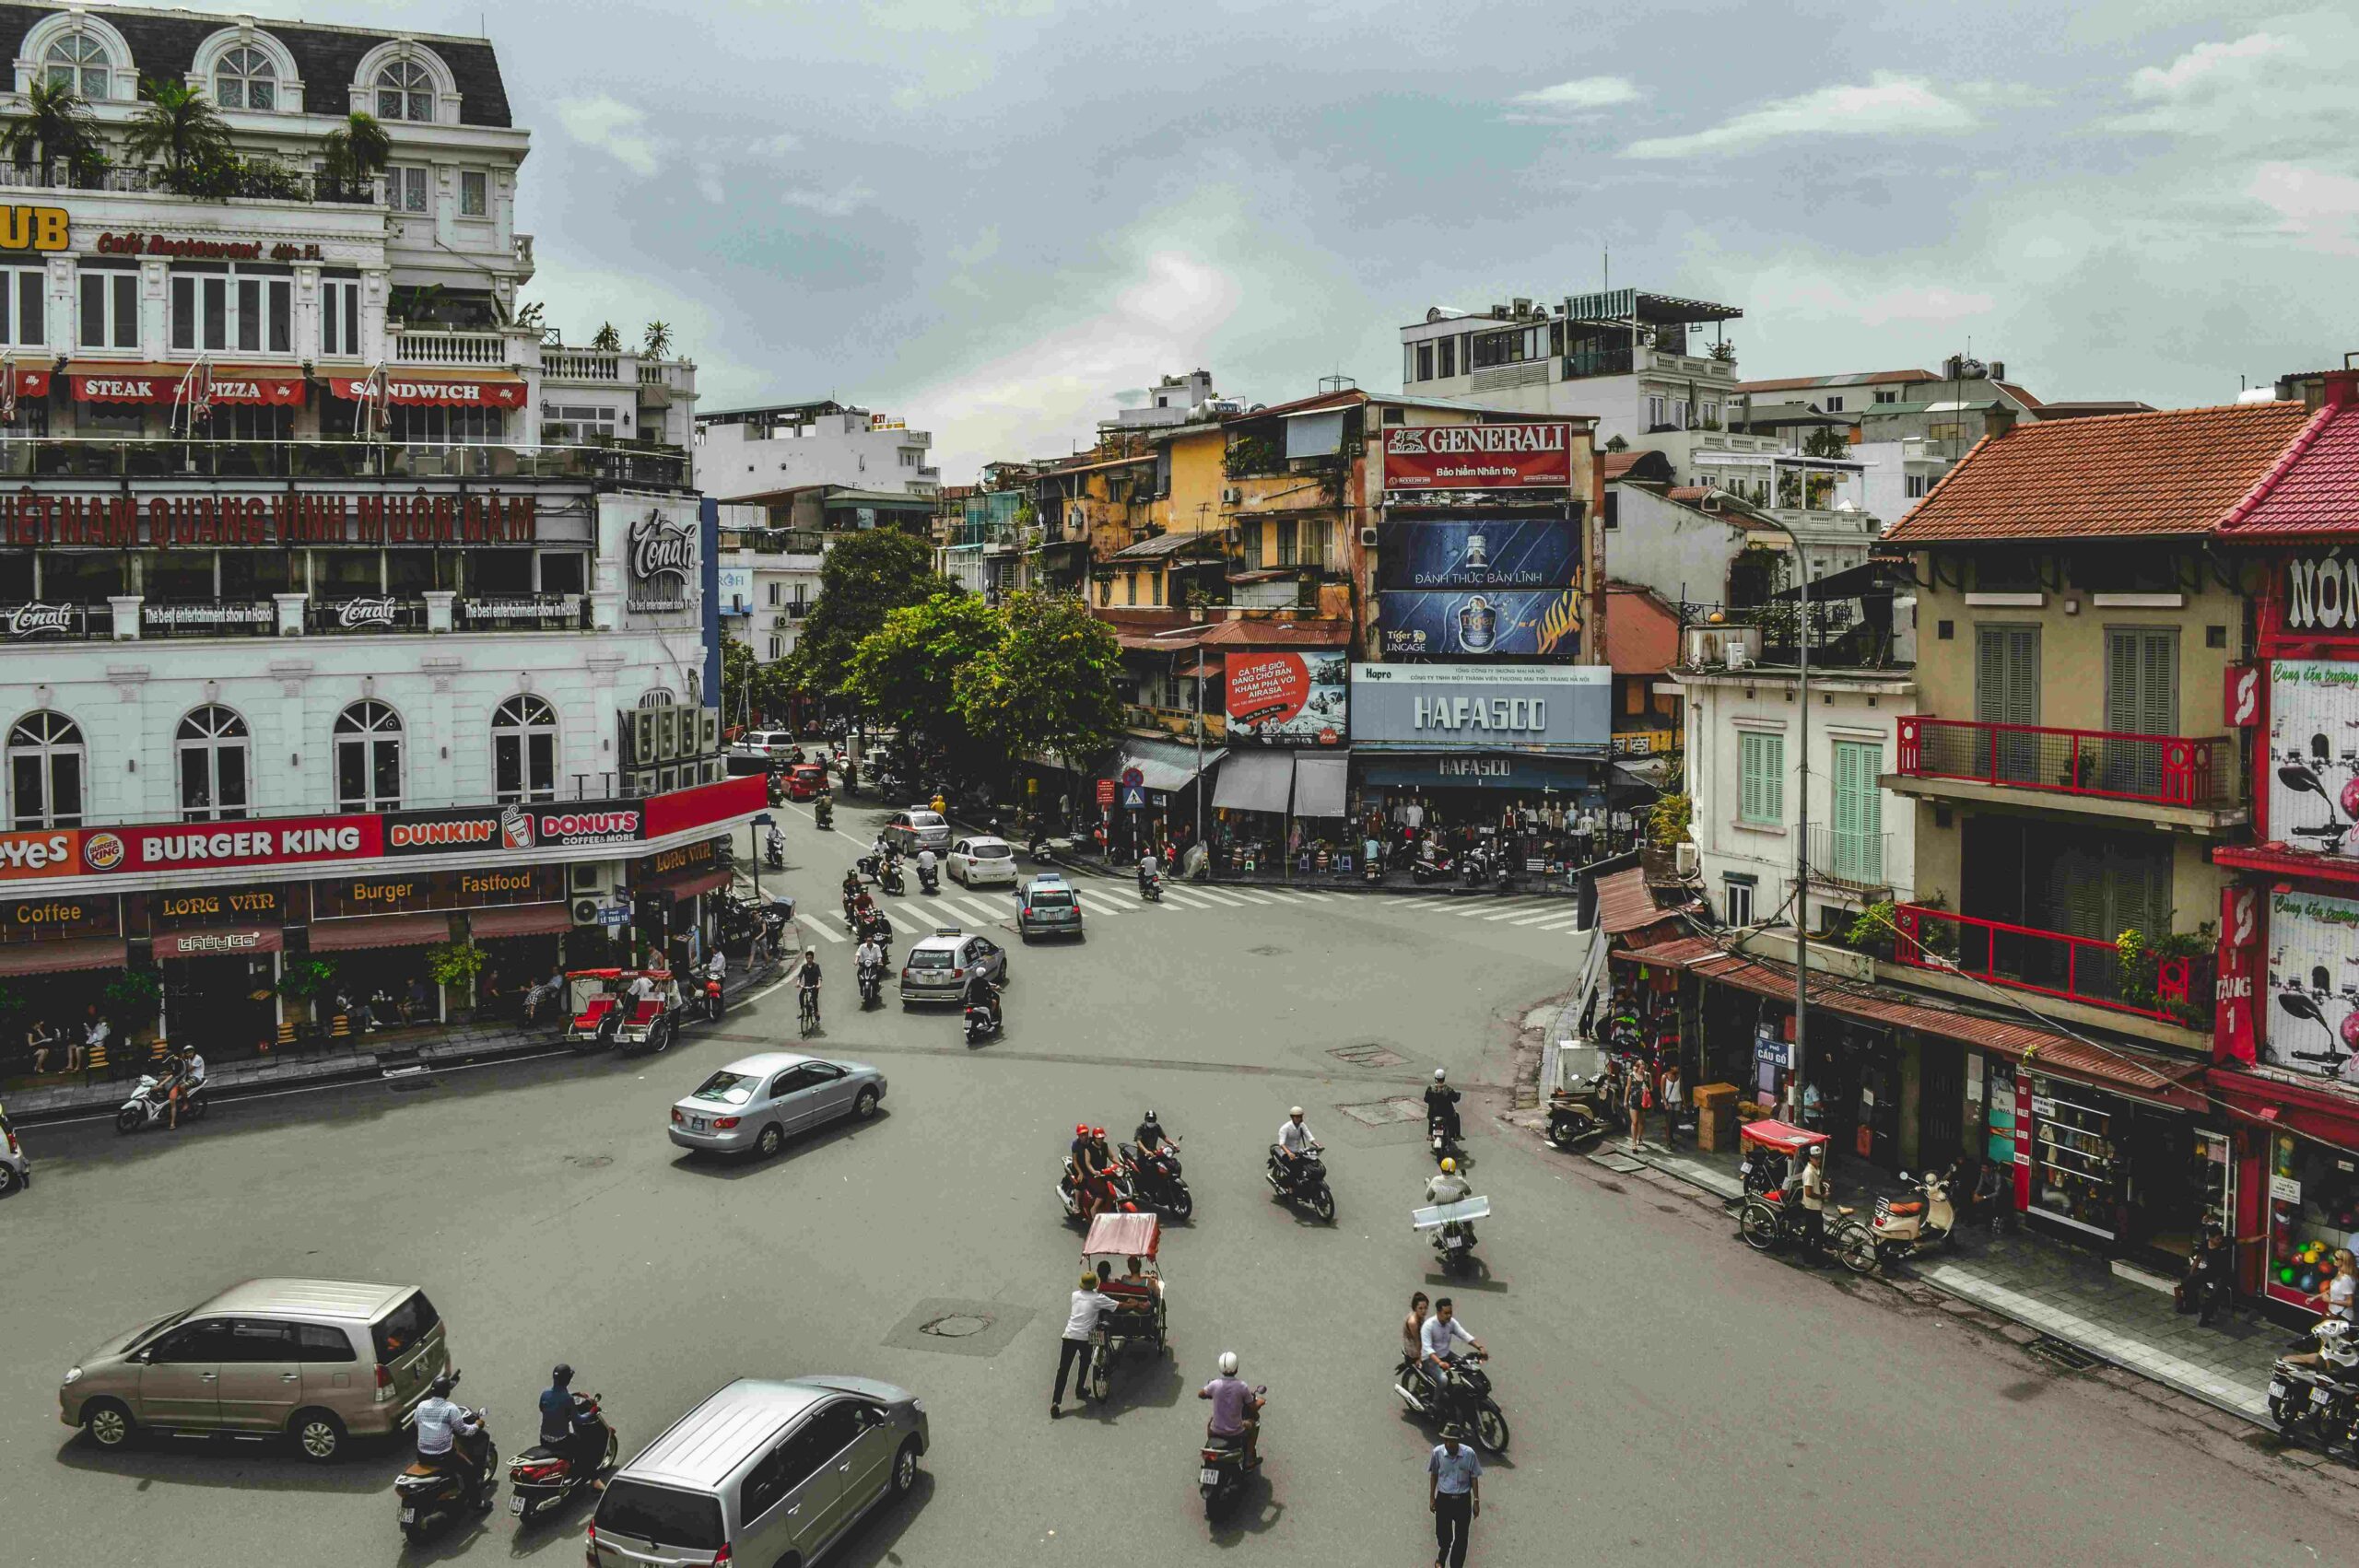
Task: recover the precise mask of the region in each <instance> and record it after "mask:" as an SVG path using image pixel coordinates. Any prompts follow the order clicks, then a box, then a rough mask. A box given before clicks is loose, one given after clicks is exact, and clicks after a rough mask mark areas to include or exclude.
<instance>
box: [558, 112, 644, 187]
mask: <svg viewBox="0 0 2359 1568" xmlns="http://www.w3.org/2000/svg"><path fill="white" fill-rule="evenodd" d="M557 123H558V124H559V125H562V126H564V127H565V134H566V135H569V136H571V137H572V138H573V139H574V140H575V141H577V142H580V143H581V145H582V146H586V147H595V148H597V149H598V150H599V151H600V152H603V153H604V154H605V155H606V156H607V157H609V158H613V159H614V160H615V161H616V163H619V164H621V165H622V166H623V167H624V168H625V169H628V170H630V171H631V172H632V173H634V174H640V175H648V174H653V173H654V172H655V170H656V166H657V163H658V159H657V158H656V156H655V147H654V145H653V144H652V143H651V141H650V140H649V139H648V135H647V115H646V113H645V112H644V111H640V110H637V109H634V108H632V107H631V106H630V105H629V104H628V103H624V102H622V101H621V100H620V99H612V98H608V97H607V96H606V95H605V94H604V93H600V94H599V95H597V96H596V97H594V98H562V99H557Z"/></svg>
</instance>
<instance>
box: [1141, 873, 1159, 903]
mask: <svg viewBox="0 0 2359 1568" xmlns="http://www.w3.org/2000/svg"><path fill="white" fill-rule="evenodd" d="M1139 896H1140V897H1141V898H1144V899H1145V900H1146V901H1147V902H1148V903H1150V904H1160V903H1162V902H1163V879H1162V878H1161V877H1159V876H1143V877H1141V878H1139Z"/></svg>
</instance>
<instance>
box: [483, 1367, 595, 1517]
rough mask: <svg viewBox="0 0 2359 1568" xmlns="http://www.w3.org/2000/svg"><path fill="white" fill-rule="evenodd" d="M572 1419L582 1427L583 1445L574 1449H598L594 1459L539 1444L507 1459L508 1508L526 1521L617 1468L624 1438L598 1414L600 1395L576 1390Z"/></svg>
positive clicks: (580, 1438)
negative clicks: (585, 1460) (579, 1458)
mask: <svg viewBox="0 0 2359 1568" xmlns="http://www.w3.org/2000/svg"><path fill="white" fill-rule="evenodd" d="M573 1420H574V1424H575V1425H576V1426H579V1427H581V1428H582V1429H583V1430H582V1431H581V1432H579V1433H576V1434H575V1437H574V1441H575V1443H577V1444H578V1445H580V1446H579V1447H578V1448H576V1449H575V1450H574V1452H575V1453H576V1454H579V1453H581V1452H584V1451H593V1452H595V1453H597V1454H598V1455H599V1457H598V1459H597V1460H596V1461H595V1462H593V1463H590V1464H581V1463H579V1462H578V1461H577V1460H576V1459H575V1458H574V1457H571V1456H569V1455H566V1454H561V1453H559V1452H557V1450H556V1449H554V1448H545V1447H542V1446H539V1445H534V1446H533V1447H530V1448H527V1449H525V1450H524V1451H523V1452H522V1453H521V1454H519V1455H517V1456H516V1457H514V1458H512V1459H511V1460H509V1461H508V1511H509V1513H511V1514H512V1515H515V1516H516V1517H517V1518H518V1519H520V1520H522V1522H523V1523H525V1524H528V1525H529V1524H531V1523H532V1522H533V1517H534V1515H536V1514H546V1513H548V1512H549V1511H551V1510H552V1509H556V1508H561V1507H563V1506H564V1505H565V1504H566V1503H567V1502H568V1501H569V1500H570V1499H571V1498H572V1496H573V1494H574V1493H575V1492H580V1491H581V1489H582V1488H583V1487H585V1486H588V1485H589V1484H590V1483H591V1482H593V1481H594V1480H597V1479H598V1478H599V1477H600V1476H602V1475H604V1474H605V1473H606V1471H608V1470H609V1469H613V1468H614V1463H615V1457H616V1454H617V1453H618V1452H619V1451H620V1442H621V1440H620V1439H619V1438H618V1437H617V1436H616V1433H615V1429H614V1428H613V1427H611V1426H609V1425H607V1424H606V1419H605V1417H604V1416H603V1415H601V1414H599V1411H598V1396H597V1395H595V1394H589V1395H581V1394H576V1395H575V1396H574V1397H573ZM593 1428H594V1431H593V1430H591V1429H593ZM600 1434H603V1441H602V1439H601V1435H600Z"/></svg>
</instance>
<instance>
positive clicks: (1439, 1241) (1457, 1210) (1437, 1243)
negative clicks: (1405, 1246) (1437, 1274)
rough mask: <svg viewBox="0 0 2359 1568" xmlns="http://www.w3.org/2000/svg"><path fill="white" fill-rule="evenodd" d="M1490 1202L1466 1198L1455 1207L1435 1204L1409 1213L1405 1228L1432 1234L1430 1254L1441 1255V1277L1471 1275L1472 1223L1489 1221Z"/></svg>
mask: <svg viewBox="0 0 2359 1568" xmlns="http://www.w3.org/2000/svg"><path fill="white" fill-rule="evenodd" d="M1490 1212H1491V1200H1490V1199H1487V1198H1481V1197H1472V1196H1470V1197H1466V1198H1461V1199H1459V1200H1458V1201H1457V1202H1455V1203H1436V1204H1432V1205H1429V1206H1427V1207H1426V1208H1422V1209H1412V1210H1410V1211H1409V1228H1410V1229H1412V1230H1419V1231H1431V1232H1432V1233H1433V1247H1434V1250H1435V1251H1436V1252H1438V1253H1439V1254H1440V1255H1441V1271H1442V1272H1443V1273H1445V1274H1471V1273H1473V1271H1474V1222H1475V1221H1477V1220H1482V1219H1487V1218H1489V1217H1490Z"/></svg>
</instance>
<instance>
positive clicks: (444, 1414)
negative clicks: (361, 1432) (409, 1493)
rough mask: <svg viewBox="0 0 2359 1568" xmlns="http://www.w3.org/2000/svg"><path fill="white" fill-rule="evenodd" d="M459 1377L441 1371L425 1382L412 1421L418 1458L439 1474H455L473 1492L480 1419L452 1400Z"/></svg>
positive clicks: (478, 1470)
mask: <svg viewBox="0 0 2359 1568" xmlns="http://www.w3.org/2000/svg"><path fill="white" fill-rule="evenodd" d="M457 1386H458V1379H457V1378H455V1377H454V1376H452V1375H451V1374H450V1373H447V1372H445V1373H442V1374H440V1375H438V1376H437V1377H436V1378H435V1379H434V1381H433V1382H432V1383H431V1384H430V1385H428V1387H427V1391H426V1398H423V1399H421V1400H419V1401H418V1405H417V1410H416V1411H415V1412H414V1414H413V1415H412V1418H411V1419H412V1422H413V1423H414V1425H415V1427H416V1430H417V1462H418V1463H419V1464H421V1465H423V1466H425V1467H426V1468H427V1469H429V1470H432V1471H434V1472H435V1473H437V1474H438V1475H447V1476H456V1477H458V1478H459V1479H460V1480H463V1481H464V1482H465V1483H466V1487H467V1492H468V1495H469V1496H470V1497H473V1496H474V1495H475V1491H476V1487H477V1478H478V1477H479V1476H480V1475H481V1473H482V1470H483V1448H482V1442H483V1420H482V1418H481V1417H479V1416H477V1415H476V1414H475V1411H473V1410H469V1409H467V1407H466V1406H464V1405H462V1404H458V1403H456V1402H454V1401H453V1400H452V1398H451V1390H452V1389H453V1388H454V1387H457Z"/></svg>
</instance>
